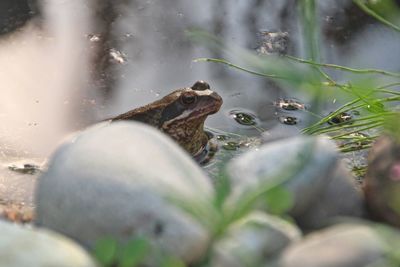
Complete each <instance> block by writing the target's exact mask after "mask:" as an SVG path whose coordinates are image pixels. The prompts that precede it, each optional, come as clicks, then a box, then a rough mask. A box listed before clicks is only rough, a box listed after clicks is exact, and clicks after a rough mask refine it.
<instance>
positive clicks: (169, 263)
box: [161, 258, 186, 267]
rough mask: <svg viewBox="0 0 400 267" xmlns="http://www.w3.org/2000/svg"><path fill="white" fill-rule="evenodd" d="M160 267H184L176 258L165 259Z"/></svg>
mask: <svg viewBox="0 0 400 267" xmlns="http://www.w3.org/2000/svg"><path fill="white" fill-rule="evenodd" d="M161 266H162V267H185V266H186V265H185V264H184V263H183V262H182V261H181V260H180V259H177V258H166V259H164V261H163V263H162V265H161Z"/></svg>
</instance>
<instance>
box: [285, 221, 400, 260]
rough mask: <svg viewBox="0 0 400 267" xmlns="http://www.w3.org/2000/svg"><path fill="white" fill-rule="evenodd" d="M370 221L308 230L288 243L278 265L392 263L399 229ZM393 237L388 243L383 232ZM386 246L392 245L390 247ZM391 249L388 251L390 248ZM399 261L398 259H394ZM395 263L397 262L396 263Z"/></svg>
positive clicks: (396, 251) (399, 236)
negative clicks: (305, 234) (304, 235)
mask: <svg viewBox="0 0 400 267" xmlns="http://www.w3.org/2000/svg"><path fill="white" fill-rule="evenodd" d="M384 228H385V227H384V226H379V227H376V226H375V227H374V226H373V225H372V224H369V223H361V222H357V223H341V224H337V225H333V226H331V227H329V228H326V229H324V230H321V231H317V232H314V233H311V234H310V235H308V236H306V237H305V238H304V239H303V240H302V241H301V242H298V243H296V244H293V245H292V246H290V247H289V248H288V249H287V250H286V251H285V252H284V253H283V255H282V257H281V259H280V261H279V264H278V265H277V266H279V267H298V266H307V267H326V266H329V267H366V266H398V265H392V264H393V263H394V262H391V261H392V260H394V258H392V259H391V258H390V255H391V253H393V255H395V254H394V253H398V250H397V249H398V245H399V240H400V239H399V238H400V232H398V231H396V230H394V229H389V228H386V229H384ZM387 231H389V234H390V235H392V237H394V236H396V238H397V244H393V243H391V244H389V243H387V240H385V236H384V235H385V234H386V235H387V234H388V232H387ZM389 245H392V246H393V247H392V248H391V249H390V247H389ZM390 250H391V251H390ZM397 260H398V259H397ZM397 263H398V262H397Z"/></svg>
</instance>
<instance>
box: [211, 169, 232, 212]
mask: <svg viewBox="0 0 400 267" xmlns="http://www.w3.org/2000/svg"><path fill="white" fill-rule="evenodd" d="M215 191H216V194H215V200H214V204H215V206H216V207H217V208H218V209H221V208H222V205H223V203H224V202H225V199H226V198H227V196H228V195H229V194H230V192H231V184H230V180H229V176H228V174H227V172H226V170H225V169H224V170H222V171H221V172H220V174H219V175H218V178H217V179H216V185H215Z"/></svg>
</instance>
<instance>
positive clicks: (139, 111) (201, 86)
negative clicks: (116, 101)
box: [111, 81, 222, 157]
mask: <svg viewBox="0 0 400 267" xmlns="http://www.w3.org/2000/svg"><path fill="white" fill-rule="evenodd" d="M221 105H222V98H221V97H220V96H219V95H218V94H217V93H216V92H213V91H212V90H211V89H210V85H209V84H208V83H206V82H204V81H197V82H196V83H195V84H194V85H193V86H192V87H187V88H182V89H178V90H176V91H173V92H172V93H170V94H168V95H166V96H164V97H163V98H161V99H160V100H157V101H155V102H153V103H150V104H148V105H146V106H143V107H140V108H136V109H133V110H131V111H128V112H126V113H123V114H121V115H118V116H116V117H114V118H111V121H119V120H134V121H140V122H144V123H147V124H149V125H152V126H154V127H156V128H158V129H160V130H161V131H162V132H164V133H166V134H168V135H169V136H171V137H172V138H173V139H174V140H175V141H176V142H178V143H179V145H181V146H182V147H183V148H184V149H186V150H187V151H188V152H189V153H190V154H191V155H193V156H194V157H198V155H200V154H203V151H204V149H205V148H206V146H207V144H208V141H209V139H210V137H209V134H207V133H206V132H205V131H204V128H203V127H204V121H205V120H206V118H207V116H208V115H211V114H214V113H216V112H217V111H218V110H219V109H220V107H221Z"/></svg>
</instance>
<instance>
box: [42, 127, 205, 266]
mask: <svg viewBox="0 0 400 267" xmlns="http://www.w3.org/2000/svg"><path fill="white" fill-rule="evenodd" d="M212 196H213V190H212V184H211V181H210V180H209V179H208V177H206V176H205V175H204V173H203V170H202V169H201V168H200V167H199V166H198V165H197V164H196V163H195V161H194V160H193V159H192V158H191V157H190V155H188V153H186V151H184V150H183V149H182V148H180V147H179V146H178V145H177V144H176V143H175V142H173V141H172V140H171V139H170V138H168V137H167V136H165V135H164V134H162V133H160V132H159V131H157V130H156V129H154V128H153V127H150V126H147V125H145V124H142V123H136V122H116V123H112V124H99V125H94V126H92V127H91V128H89V129H86V130H85V131H83V132H81V133H79V134H78V135H77V136H76V137H75V138H74V139H72V140H70V141H69V142H66V143H65V144H64V145H62V146H61V147H60V148H59V149H58V150H57V151H56V152H55V153H54V155H53V157H52V158H51V159H50V162H49V167H48V170H47V171H46V172H45V173H44V174H43V175H42V176H41V177H40V178H39V183H38V185H37V192H36V198H35V199H36V206H37V219H36V223H37V224H38V225H41V226H44V227H46V228H49V229H53V230H55V231H58V232H61V233H63V234H65V235H67V236H69V237H71V238H73V239H75V240H77V241H78V242H79V243H81V244H83V245H85V246H89V247H92V246H94V244H96V242H97V241H98V240H99V239H101V238H104V236H109V237H113V238H115V239H116V240H118V241H121V242H127V241H129V240H132V239H135V238H137V237H141V238H148V241H149V242H150V244H151V245H152V246H153V247H154V254H153V253H150V255H149V258H148V262H147V261H146V263H148V265H149V266H157V265H156V264H152V263H151V262H152V261H157V260H159V259H157V255H160V252H161V251H162V253H165V254H167V255H170V256H172V257H176V258H178V259H180V260H182V261H184V262H185V263H190V262H193V261H195V260H197V259H199V258H200V257H202V255H203V253H204V252H205V251H206V249H207V246H208V243H209V241H210V230H209V229H208V228H207V227H206V225H208V223H209V221H210V220H211V219H210V218H209V217H208V216H211V214H213V205H212V203H211V201H212V199H213V197H212ZM186 205H189V206H191V205H195V207H196V208H197V209H199V210H200V211H201V216H197V215H196V213H191V212H190V210H188V209H185V207H187V206H186ZM72 218H73V222H71V220H72ZM66 222H69V223H66ZM152 251H153V250H152ZM146 266H147V265H146Z"/></svg>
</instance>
